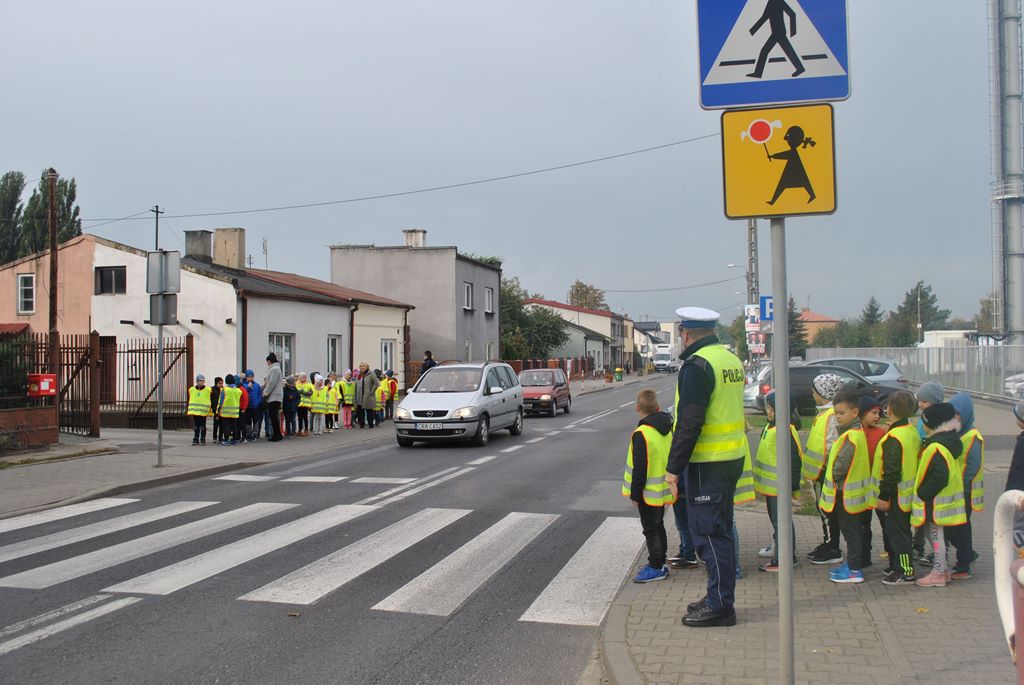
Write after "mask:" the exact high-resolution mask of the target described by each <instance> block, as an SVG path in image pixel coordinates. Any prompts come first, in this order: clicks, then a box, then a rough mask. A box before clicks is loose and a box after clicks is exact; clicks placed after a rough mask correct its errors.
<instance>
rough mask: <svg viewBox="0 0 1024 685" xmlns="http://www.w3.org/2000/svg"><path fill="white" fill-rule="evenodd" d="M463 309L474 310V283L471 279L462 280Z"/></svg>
mask: <svg viewBox="0 0 1024 685" xmlns="http://www.w3.org/2000/svg"><path fill="white" fill-rule="evenodd" d="M462 309H463V311H467V312H471V311H473V284H472V283H470V282H469V281H463V282H462Z"/></svg>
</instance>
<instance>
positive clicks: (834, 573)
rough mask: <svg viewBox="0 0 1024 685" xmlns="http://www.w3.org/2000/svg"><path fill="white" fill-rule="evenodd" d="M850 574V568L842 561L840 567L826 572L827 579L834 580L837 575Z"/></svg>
mask: <svg viewBox="0 0 1024 685" xmlns="http://www.w3.org/2000/svg"><path fill="white" fill-rule="evenodd" d="M849 572H850V566H849V565H848V564H847V563H846V562H845V561H844V562H843V563H842V565H841V566H837V567H836V568H834V569H832V570H831V571H829V572H828V577H829V578H835V577H836V576H839V575H845V574H847V573H849Z"/></svg>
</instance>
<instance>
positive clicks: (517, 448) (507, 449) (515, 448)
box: [498, 445, 523, 454]
mask: <svg viewBox="0 0 1024 685" xmlns="http://www.w3.org/2000/svg"><path fill="white" fill-rule="evenodd" d="M521 449H523V445H513V446H512V447H506V448H505V449H503V450H498V451H499V452H501V453H502V454H508V453H509V452H515V451H517V450H521Z"/></svg>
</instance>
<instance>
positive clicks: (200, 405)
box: [187, 385, 213, 416]
mask: <svg viewBox="0 0 1024 685" xmlns="http://www.w3.org/2000/svg"><path fill="white" fill-rule="evenodd" d="M187 414H188V416H213V407H212V406H211V405H210V386H208V385H207V386H206V387H204V388H202V389H199V388H197V387H195V386H194V385H193V386H192V387H191V388H189V389H188V412H187Z"/></svg>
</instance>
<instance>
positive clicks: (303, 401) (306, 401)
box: [295, 383, 313, 409]
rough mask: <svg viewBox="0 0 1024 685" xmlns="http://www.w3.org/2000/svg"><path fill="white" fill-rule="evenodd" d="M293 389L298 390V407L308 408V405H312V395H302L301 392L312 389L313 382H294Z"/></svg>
mask: <svg viewBox="0 0 1024 685" xmlns="http://www.w3.org/2000/svg"><path fill="white" fill-rule="evenodd" d="M295 389H296V390H298V391H299V407H300V408H302V407H305V408H306V409H309V408H310V407H312V406H313V397H312V395H304V394H303V393H304V392H307V391H312V390H313V384H312V383H296V384H295Z"/></svg>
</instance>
